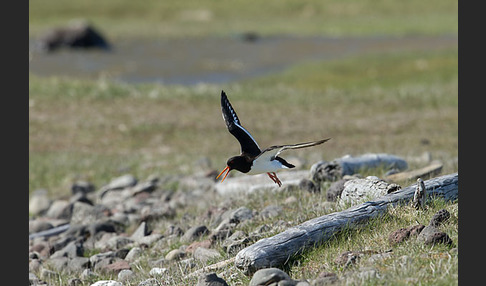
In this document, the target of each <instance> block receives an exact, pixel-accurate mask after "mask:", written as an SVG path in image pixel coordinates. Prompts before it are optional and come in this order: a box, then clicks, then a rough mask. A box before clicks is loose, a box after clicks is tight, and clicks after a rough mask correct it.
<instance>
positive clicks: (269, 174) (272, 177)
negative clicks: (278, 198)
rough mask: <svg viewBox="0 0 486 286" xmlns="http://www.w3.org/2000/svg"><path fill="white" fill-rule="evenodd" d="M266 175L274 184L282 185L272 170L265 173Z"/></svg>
mask: <svg viewBox="0 0 486 286" xmlns="http://www.w3.org/2000/svg"><path fill="white" fill-rule="evenodd" d="M267 175H268V176H269V177H270V179H272V181H274V182H275V184H277V185H278V186H279V187H281V186H282V182H281V181H280V180H279V179H278V177H277V174H275V172H272V173H267Z"/></svg>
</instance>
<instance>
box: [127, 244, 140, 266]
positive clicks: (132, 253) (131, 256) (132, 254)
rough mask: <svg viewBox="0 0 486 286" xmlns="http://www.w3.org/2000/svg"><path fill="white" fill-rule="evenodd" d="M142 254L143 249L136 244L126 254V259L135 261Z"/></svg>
mask: <svg viewBox="0 0 486 286" xmlns="http://www.w3.org/2000/svg"><path fill="white" fill-rule="evenodd" d="M141 254H142V249H141V248H140V247H138V246H135V247H133V248H132V249H130V250H129V251H128V253H127V255H126V256H125V260H126V261H128V262H134V261H135V260H137V259H138V258H139V257H140V255H141Z"/></svg>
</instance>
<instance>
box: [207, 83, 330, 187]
mask: <svg viewBox="0 0 486 286" xmlns="http://www.w3.org/2000/svg"><path fill="white" fill-rule="evenodd" d="M221 110H222V112H223V118H224V121H225V122H226V127H228V131H229V132H230V133H231V134H232V135H233V136H235V137H236V139H238V141H239V142H240V145H241V153H240V155H238V156H234V157H231V158H229V159H228V161H227V162H226V168H224V170H223V171H221V173H219V175H218V176H217V177H216V179H218V178H219V177H220V176H221V175H222V174H223V173H225V172H226V174H225V175H224V176H223V179H222V180H221V182H223V181H224V179H226V176H228V174H229V172H230V171H231V170H237V171H240V172H242V173H245V174H248V175H256V174H263V173H267V175H268V176H269V177H270V179H272V181H273V182H275V183H276V184H277V185H278V186H279V187H280V186H282V182H281V181H280V179H279V178H278V177H277V174H276V173H275V172H276V171H278V170H280V169H289V168H294V167H295V166H294V165H292V164H290V163H289V162H287V161H286V160H285V159H284V158H282V157H279V156H278V155H279V154H280V153H281V152H282V151H284V150H287V149H300V148H306V147H311V146H316V145H319V144H322V143H324V142H326V141H328V140H329V139H331V138H327V139H323V140H319V141H314V142H306V143H298V144H290V145H275V146H270V147H268V148H266V149H264V150H263V151H262V150H261V149H260V146H258V143H257V142H256V140H255V139H254V138H253V136H251V134H250V132H248V130H246V129H245V128H244V127H243V126H242V125H241V123H240V120H239V118H238V116H237V115H236V112H235V110H234V109H233V107H232V106H231V103H230V102H229V100H228V97H227V96H226V93H225V92H224V91H223V90H222V91H221Z"/></svg>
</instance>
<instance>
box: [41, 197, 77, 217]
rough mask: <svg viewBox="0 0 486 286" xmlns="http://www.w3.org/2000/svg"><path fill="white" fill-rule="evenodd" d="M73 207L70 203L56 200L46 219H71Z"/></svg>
mask: <svg viewBox="0 0 486 286" xmlns="http://www.w3.org/2000/svg"><path fill="white" fill-rule="evenodd" d="M71 213H72V205H71V204H70V203H69V202H68V201H64V200H55V201H54V202H52V204H51V206H50V207H49V209H48V210H47V213H46V217H49V218H55V219H67V220H70V219H71Z"/></svg>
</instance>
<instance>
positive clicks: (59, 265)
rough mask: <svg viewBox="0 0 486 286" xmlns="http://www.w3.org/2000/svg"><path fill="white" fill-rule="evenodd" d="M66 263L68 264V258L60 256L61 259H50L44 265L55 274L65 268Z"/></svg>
mask: <svg viewBox="0 0 486 286" xmlns="http://www.w3.org/2000/svg"><path fill="white" fill-rule="evenodd" d="M68 262H69V258H67V257H65V256H61V257H50V258H49V260H47V261H46V262H45V264H47V265H49V268H51V269H53V270H55V271H57V272H61V271H62V270H64V269H65V268H66V267H67V265H68Z"/></svg>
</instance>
